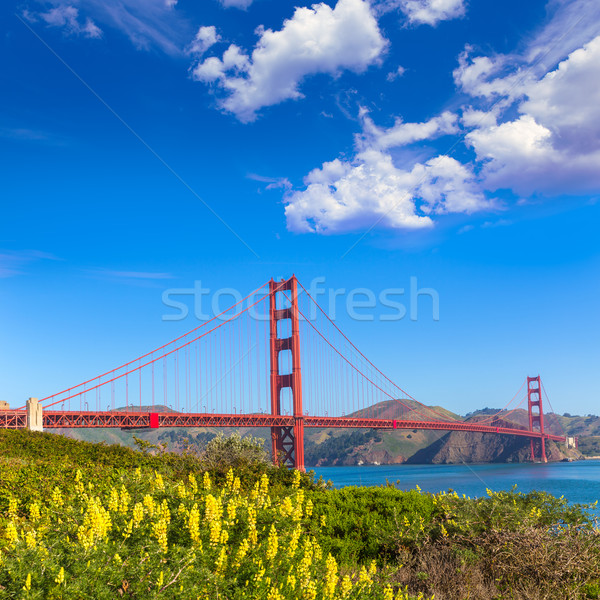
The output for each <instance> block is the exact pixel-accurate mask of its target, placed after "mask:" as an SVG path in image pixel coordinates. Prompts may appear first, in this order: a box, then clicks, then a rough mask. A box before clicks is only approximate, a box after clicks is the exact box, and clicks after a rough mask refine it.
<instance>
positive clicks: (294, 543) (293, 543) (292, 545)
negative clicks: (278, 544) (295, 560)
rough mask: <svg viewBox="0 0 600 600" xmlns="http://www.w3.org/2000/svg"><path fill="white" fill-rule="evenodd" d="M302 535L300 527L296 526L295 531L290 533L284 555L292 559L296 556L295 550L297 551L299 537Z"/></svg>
mask: <svg viewBox="0 0 600 600" xmlns="http://www.w3.org/2000/svg"><path fill="white" fill-rule="evenodd" d="M301 535H302V528H301V526H300V525H297V526H296V529H294V531H293V532H292V537H291V538H290V542H289V544H288V546H287V550H286V553H287V554H288V556H290V557H293V556H294V554H296V550H297V549H298V541H299V540H300V536H301Z"/></svg>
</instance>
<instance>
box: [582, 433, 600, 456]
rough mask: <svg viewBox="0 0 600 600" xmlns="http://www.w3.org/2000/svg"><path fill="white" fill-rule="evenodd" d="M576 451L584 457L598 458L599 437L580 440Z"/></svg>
mask: <svg viewBox="0 0 600 600" xmlns="http://www.w3.org/2000/svg"><path fill="white" fill-rule="evenodd" d="M578 450H579V452H581V454H583V455H584V456H600V436H594V437H584V438H581V439H580V440H579V448H578Z"/></svg>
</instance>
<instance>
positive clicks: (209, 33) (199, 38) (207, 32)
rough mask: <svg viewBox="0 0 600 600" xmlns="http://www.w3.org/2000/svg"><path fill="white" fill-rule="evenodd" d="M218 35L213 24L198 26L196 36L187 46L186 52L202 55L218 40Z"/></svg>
mask: <svg viewBox="0 0 600 600" xmlns="http://www.w3.org/2000/svg"><path fill="white" fill-rule="evenodd" d="M220 39H221V38H220V36H219V34H218V33H217V29H216V27H215V26H214V25H209V26H204V27H200V29H198V33H196V37H195V38H194V39H193V41H192V43H191V44H190V45H189V46H188V48H187V52H188V54H192V55H197V56H202V55H203V54H204V53H205V52H206V51H207V50H208V49H209V48H211V47H212V46H214V45H215V44H216V43H217V42H218V41H219V40H220Z"/></svg>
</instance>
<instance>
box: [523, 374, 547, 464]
mask: <svg viewBox="0 0 600 600" xmlns="http://www.w3.org/2000/svg"><path fill="white" fill-rule="evenodd" d="M527 405H528V409H529V431H539V432H540V433H541V434H542V435H541V437H540V450H541V451H540V461H541V462H548V460H547V458H546V441H545V439H544V409H543V406H542V382H541V379H540V376H539V375H538V376H537V377H528V378H527ZM534 409H536V410H535V411H534ZM535 446H536V444H535V440H534V439H533V438H532V439H531V460H532V461H534V462H535Z"/></svg>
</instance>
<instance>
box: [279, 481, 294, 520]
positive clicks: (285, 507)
mask: <svg viewBox="0 0 600 600" xmlns="http://www.w3.org/2000/svg"><path fill="white" fill-rule="evenodd" d="M296 472H297V471H296ZM279 512H280V513H281V516H282V517H289V516H290V515H291V514H292V513H293V512H294V506H293V504H292V499H291V498H290V497H289V496H286V497H285V498H284V499H283V500H282V502H281V505H280V506H279Z"/></svg>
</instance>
